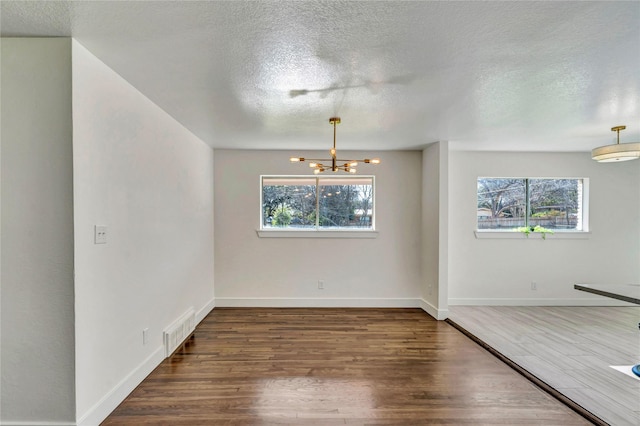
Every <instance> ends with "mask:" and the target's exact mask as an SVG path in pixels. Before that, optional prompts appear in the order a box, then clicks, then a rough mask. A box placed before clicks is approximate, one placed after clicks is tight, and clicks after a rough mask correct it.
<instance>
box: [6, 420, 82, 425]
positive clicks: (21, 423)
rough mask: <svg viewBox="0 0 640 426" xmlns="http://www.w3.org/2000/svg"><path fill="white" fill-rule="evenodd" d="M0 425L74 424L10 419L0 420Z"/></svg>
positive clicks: (72, 423)
mask: <svg viewBox="0 0 640 426" xmlns="http://www.w3.org/2000/svg"><path fill="white" fill-rule="evenodd" d="M0 426H76V424H75V423H74V422H48V421H42V420H40V421H35V420H31V421H11V420H0Z"/></svg>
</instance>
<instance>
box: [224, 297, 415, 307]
mask: <svg viewBox="0 0 640 426" xmlns="http://www.w3.org/2000/svg"><path fill="white" fill-rule="evenodd" d="M215 306H216V307H221V308H419V307H420V301H419V299H410V298H394V299H378V298H371V299H366V298H327V299H319V298H289V297H217V298H216V300H215Z"/></svg>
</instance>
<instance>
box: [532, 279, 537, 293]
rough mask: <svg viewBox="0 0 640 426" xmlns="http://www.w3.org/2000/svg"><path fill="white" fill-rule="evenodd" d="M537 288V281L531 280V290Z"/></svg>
mask: <svg viewBox="0 0 640 426" xmlns="http://www.w3.org/2000/svg"><path fill="white" fill-rule="evenodd" d="M537 289H538V283H537V282H535V281H531V290H533V291H536V290H537Z"/></svg>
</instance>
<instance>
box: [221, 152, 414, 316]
mask: <svg viewBox="0 0 640 426" xmlns="http://www.w3.org/2000/svg"><path fill="white" fill-rule="evenodd" d="M302 154H304V155H305V156H313V155H316V156H318V155H326V153H324V152H323V153H317V152H316V153H313V152H304V153H301V152H286V151H239V150H216V151H215V179H214V182H215V198H216V206H215V232H216V241H215V258H216V270H215V281H216V305H217V306H231V305H233V306H416V307H417V306H418V302H419V298H420V274H421V273H420V220H421V216H420V197H421V190H420V182H421V161H422V160H421V153H420V152H419V151H409V152H390V151H389V152H387V151H385V152H380V153H368V154H371V155H375V156H378V157H380V158H381V159H382V164H380V165H379V166H364V165H363V166H362V167H361V168H360V170H359V173H360V174H363V175H366V174H373V175H375V179H376V180H375V185H376V195H375V196H376V219H375V220H376V227H377V230H378V231H379V234H378V237H377V238H375V239H333V238H259V237H258V236H257V235H256V229H258V227H259V224H260V179H259V177H260V175H261V174H264V175H269V174H285V175H292V174H304V175H309V174H311V173H310V169H309V168H308V167H305V165H304V164H302V165H301V164H290V163H289V161H288V158H289V156H292V155H302ZM341 155H345V156H349V155H355V156H361V155H362V153H349V152H344V153H342V154H341ZM318 280H324V281H325V289H324V290H318V286H317V282H318Z"/></svg>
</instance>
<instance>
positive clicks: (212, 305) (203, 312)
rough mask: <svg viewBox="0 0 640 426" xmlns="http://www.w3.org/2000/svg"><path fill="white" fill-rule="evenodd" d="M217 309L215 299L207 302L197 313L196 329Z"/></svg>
mask: <svg viewBox="0 0 640 426" xmlns="http://www.w3.org/2000/svg"><path fill="white" fill-rule="evenodd" d="M215 307H216V299H215V298H213V299H211V300H209V302H207V304H206V305H204V306H203V307H202V309H200V310H199V311H198V312H196V327H197V326H198V324H200V323H201V322H202V320H203V319H204V318H205V317H206V316H207V315H209V312H211V311H213V308H215Z"/></svg>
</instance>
